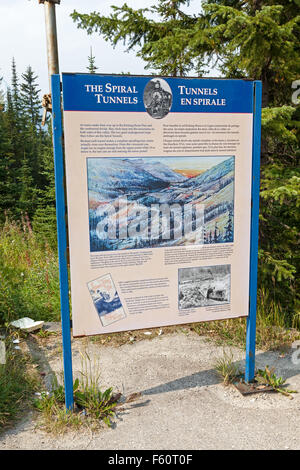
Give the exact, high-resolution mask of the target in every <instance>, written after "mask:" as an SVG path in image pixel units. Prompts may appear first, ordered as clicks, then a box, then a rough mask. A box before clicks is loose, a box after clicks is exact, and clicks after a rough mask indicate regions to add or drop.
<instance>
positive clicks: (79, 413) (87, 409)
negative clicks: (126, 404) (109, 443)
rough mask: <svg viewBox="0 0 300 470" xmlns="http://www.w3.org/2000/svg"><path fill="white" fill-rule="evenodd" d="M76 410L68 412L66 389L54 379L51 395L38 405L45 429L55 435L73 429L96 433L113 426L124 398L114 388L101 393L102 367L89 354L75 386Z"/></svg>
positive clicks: (41, 397) (44, 394) (44, 395)
mask: <svg viewBox="0 0 300 470" xmlns="http://www.w3.org/2000/svg"><path fill="white" fill-rule="evenodd" d="M73 391H74V410H72V411H71V410H70V411H67V412H66V410H65V396H64V386H63V384H59V383H58V381H57V378H55V379H54V382H53V386H52V390H51V392H42V393H41V395H40V397H39V398H37V399H36V400H35V401H34V405H35V407H36V409H37V410H39V411H40V412H41V414H42V419H41V426H42V428H43V429H45V430H46V431H48V432H51V433H54V434H60V433H64V432H66V431H69V430H70V429H71V428H73V429H79V428H80V427H82V426H84V427H89V428H92V429H95V428H97V427H99V426H100V425H101V424H102V423H105V424H106V425H107V426H109V427H110V426H111V424H112V419H113V418H114V416H115V409H116V407H117V405H118V401H119V399H120V397H121V394H119V393H118V394H116V393H114V392H113V389H112V388H107V389H105V390H104V391H101V388H100V370H99V364H98V363H95V361H92V360H91V358H90V356H89V355H88V353H87V352H86V353H85V354H82V364H81V371H80V378H77V379H76V380H75V381H74V384H73Z"/></svg>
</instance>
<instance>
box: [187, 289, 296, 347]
mask: <svg viewBox="0 0 300 470" xmlns="http://www.w3.org/2000/svg"><path fill="white" fill-rule="evenodd" d="M299 327H300V325H299V324H298V320H297V319H296V320H295V323H294V327H292V328H291V327H289V326H288V324H287V323H286V320H285V316H284V313H283V312H282V310H281V308H280V307H279V306H278V305H277V304H275V303H274V302H273V301H272V299H270V296H269V295H268V294H267V292H266V291H265V290H264V289H262V288H261V289H260V290H259V291H258V301H257V321H256V345H257V347H258V348H259V349H263V350H281V349H283V350H284V349H285V348H286V347H288V346H290V345H291V344H292V343H293V342H294V341H296V340H297V339H300V331H299ZM191 328H192V329H193V330H194V331H195V332H196V333H197V334H199V335H206V336H208V337H210V338H212V339H214V340H215V341H216V342H217V343H218V344H224V342H225V343H226V344H227V345H228V346H238V347H243V348H244V347H245V344H246V328H247V318H246V317H244V318H234V319H229V320H221V321H220V320H219V321H212V322H203V323H197V324H195V325H194V326H191Z"/></svg>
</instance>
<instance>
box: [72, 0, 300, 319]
mask: <svg viewBox="0 0 300 470" xmlns="http://www.w3.org/2000/svg"><path fill="white" fill-rule="evenodd" d="M186 6H188V1H184V0H181V1H180V0H179V1H175V0H174V1H171V0H158V1H157V2H153V6H152V7H150V8H141V9H133V8H130V7H128V6H127V4H126V3H124V5H123V6H122V7H112V8H113V12H112V14H111V15H109V16H107V17H105V16H102V15H101V14H99V13H96V12H94V13H92V14H90V15H88V14H80V13H78V12H76V11H74V12H73V14H72V18H73V20H74V21H75V22H77V25H78V27H79V28H83V29H86V30H87V32H88V33H92V32H96V33H99V34H100V35H101V36H103V37H104V38H105V39H106V40H107V41H110V42H111V43H112V45H113V46H115V45H116V44H118V43H119V42H120V41H121V42H124V43H125V44H126V46H127V49H128V50H131V49H134V50H136V51H137V55H138V56H139V57H141V58H142V59H143V60H144V61H145V63H146V68H150V69H154V70H155V71H157V72H159V73H160V74H163V75H184V74H187V73H188V72H193V73H194V72H196V73H198V74H201V73H202V71H203V68H205V67H211V66H212V65H213V66H217V67H218V68H219V70H220V72H221V73H222V75H223V77H228V78H229V77H230V78H242V77H247V78H252V79H258V80H262V83H263V108H264V109H263V113H262V131H263V139H262V159H261V161H262V166H261V209H260V211H261V215H260V241H259V242H260V245H259V247H260V248H259V285H260V286H261V287H263V288H264V289H267V290H268V291H269V292H270V293H271V297H272V298H273V300H274V301H275V303H276V304H278V305H281V306H282V307H283V308H284V311H285V317H286V319H287V321H290V323H289V324H296V323H295V322H296V321H297V318H298V325H299V324H300V321H299V316H298V317H297V315H295V312H297V311H298V310H299V304H300V299H299V291H300V289H299V280H297V279H299V275H298V273H299V269H300V256H299V233H300V220H299V217H300V216H299V214H300V211H299V201H300V185H299V181H300V170H299V163H298V162H299V156H300V154H299V144H300V126H299V118H300V107H299V105H296V104H295V103H292V102H291V96H292V91H293V90H292V83H293V81H295V80H297V79H299V76H300V61H299V53H300V8H299V6H300V5H299V0H205V1H203V2H201V4H200V2H199V13H198V14H197V15H189V14H188V13H185V12H184V11H183V10H184V8H183V7H186ZM228 230H229V228H228ZM212 239H213V234H212V233H211V232H210V234H209V237H208V241H209V242H211V241H212ZM293 315H294V316H293ZM293 321H294V323H293Z"/></svg>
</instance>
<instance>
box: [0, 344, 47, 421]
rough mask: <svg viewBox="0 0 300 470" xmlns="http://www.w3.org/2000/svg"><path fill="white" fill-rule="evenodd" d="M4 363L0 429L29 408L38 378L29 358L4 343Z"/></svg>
mask: <svg viewBox="0 0 300 470" xmlns="http://www.w3.org/2000/svg"><path fill="white" fill-rule="evenodd" d="M5 343H6V363H5V364H0V429H3V428H5V427H7V426H8V425H9V424H10V423H11V422H13V421H14V420H15V419H16V418H17V417H18V416H20V414H21V413H22V411H24V410H26V409H28V408H29V406H30V402H31V398H32V395H33V393H34V391H35V390H37V388H38V385H39V378H38V375H37V373H36V371H35V368H34V367H33V364H32V362H31V360H30V358H29V357H28V356H26V355H24V354H23V353H21V352H20V351H19V350H16V349H14V346H13V343H12V338H11V337H10V336H9V337H7V339H6V341H5Z"/></svg>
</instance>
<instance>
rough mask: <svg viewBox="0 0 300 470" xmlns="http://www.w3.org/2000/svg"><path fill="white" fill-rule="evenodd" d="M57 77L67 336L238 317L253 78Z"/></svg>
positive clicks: (245, 308) (244, 275)
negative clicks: (62, 133) (62, 159)
mask: <svg viewBox="0 0 300 470" xmlns="http://www.w3.org/2000/svg"><path fill="white" fill-rule="evenodd" d="M62 82H63V110H64V131H65V165H66V186H67V201H68V204H67V206H68V228H69V248H70V272H71V297H72V318H73V335H74V336H81V335H95V334H101V333H111V332H116V331H124V330H134V329H141V328H151V327H158V326H165V325H174V324H183V323H191V322H200V321H209V320H217V319H225V318H233V317H241V316H247V315H248V313H249V279H250V233H251V198H252V159H253V115H254V90H255V82H253V81H248V80H222V79H197V78H169V77H168V78H166V77H164V78H163V77H153V76H125V75H118V76H117V75H98V74H63V79H62Z"/></svg>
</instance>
